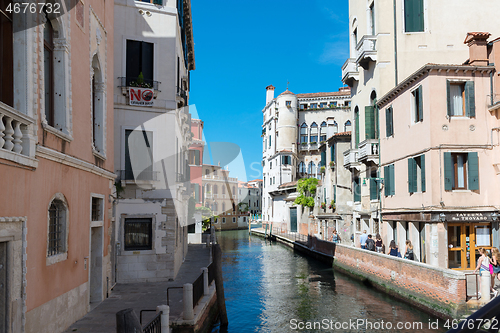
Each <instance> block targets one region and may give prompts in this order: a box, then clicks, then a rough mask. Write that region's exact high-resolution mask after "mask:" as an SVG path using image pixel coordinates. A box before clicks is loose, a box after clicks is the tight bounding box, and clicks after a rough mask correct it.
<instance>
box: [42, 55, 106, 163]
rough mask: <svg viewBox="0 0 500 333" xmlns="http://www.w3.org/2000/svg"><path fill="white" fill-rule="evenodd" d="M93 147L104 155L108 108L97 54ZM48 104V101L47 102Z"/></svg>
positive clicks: (94, 79) (93, 98)
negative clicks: (105, 118) (106, 111)
mask: <svg viewBox="0 0 500 333" xmlns="http://www.w3.org/2000/svg"><path fill="white" fill-rule="evenodd" d="M91 91H92V101H91V102H92V148H93V150H94V151H95V152H97V153H99V154H101V156H102V157H104V154H105V148H106V145H105V143H104V123H105V120H104V117H105V110H106V106H105V104H106V98H105V96H106V85H105V84H104V79H103V75H102V72H101V65H100V64H99V58H98V57H97V55H95V56H94V58H93V59H92V83H91ZM46 104H47V103H46Z"/></svg>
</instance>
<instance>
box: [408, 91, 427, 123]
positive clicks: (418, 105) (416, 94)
mask: <svg viewBox="0 0 500 333" xmlns="http://www.w3.org/2000/svg"><path fill="white" fill-rule="evenodd" d="M411 94H412V112H413V122H414V123H418V122H420V121H423V119H424V114H423V107H422V106H423V105H422V86H419V87H418V88H417V89H415V90H413V91H412V93H411Z"/></svg>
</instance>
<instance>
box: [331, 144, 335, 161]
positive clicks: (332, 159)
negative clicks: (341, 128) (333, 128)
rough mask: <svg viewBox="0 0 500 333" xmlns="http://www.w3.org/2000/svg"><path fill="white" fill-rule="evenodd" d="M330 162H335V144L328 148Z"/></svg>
mask: <svg viewBox="0 0 500 333" xmlns="http://www.w3.org/2000/svg"><path fill="white" fill-rule="evenodd" d="M330 161H333V162H335V143H332V145H331V146H330Z"/></svg>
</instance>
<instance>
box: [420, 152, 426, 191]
mask: <svg viewBox="0 0 500 333" xmlns="http://www.w3.org/2000/svg"><path fill="white" fill-rule="evenodd" d="M420 173H421V175H420V179H421V183H422V184H421V188H422V192H425V155H420Z"/></svg>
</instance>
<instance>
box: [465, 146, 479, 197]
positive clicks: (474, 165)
mask: <svg viewBox="0 0 500 333" xmlns="http://www.w3.org/2000/svg"><path fill="white" fill-rule="evenodd" d="M467 164H468V165H467V174H468V181H469V190H472V191H477V190H479V164H478V158H477V152H472V153H468V156H467Z"/></svg>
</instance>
